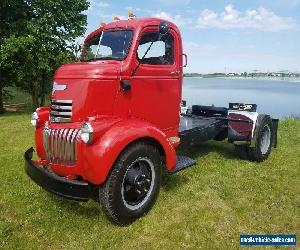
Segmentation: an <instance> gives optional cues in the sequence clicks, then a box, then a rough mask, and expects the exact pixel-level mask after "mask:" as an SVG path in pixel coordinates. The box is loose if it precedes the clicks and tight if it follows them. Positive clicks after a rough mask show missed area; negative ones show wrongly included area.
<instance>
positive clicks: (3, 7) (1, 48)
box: [0, 0, 28, 113]
mask: <svg viewBox="0 0 300 250" xmlns="http://www.w3.org/2000/svg"><path fill="white" fill-rule="evenodd" d="M27 16H28V9H27V5H26V4H25V2H24V1H23V0H2V1H1V2H0V34H1V35H0V113H3V112H4V107H3V91H4V87H6V86H8V85H11V84H12V83H13V82H14V80H15V78H16V74H14V72H13V71H14V70H15V68H14V67H13V66H12V63H11V58H13V55H12V54H15V53H16V51H18V48H19V45H21V44H22V42H21V41H18V39H16V36H17V34H18V35H21V34H24V30H26V20H27ZM12 37H15V39H14V42H15V44H14V45H13V46H12V44H11V41H12V40H10V38H12Z"/></svg>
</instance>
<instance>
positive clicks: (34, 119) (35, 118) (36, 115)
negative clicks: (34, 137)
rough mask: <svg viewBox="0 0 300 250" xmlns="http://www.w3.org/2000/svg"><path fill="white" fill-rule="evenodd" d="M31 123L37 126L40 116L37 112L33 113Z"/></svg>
mask: <svg viewBox="0 0 300 250" xmlns="http://www.w3.org/2000/svg"><path fill="white" fill-rule="evenodd" d="M30 123H31V125H32V126H33V127H37V126H38V124H39V116H38V114H37V112H33V113H32V115H31V120H30Z"/></svg>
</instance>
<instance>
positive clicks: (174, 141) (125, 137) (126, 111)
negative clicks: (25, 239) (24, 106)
mask: <svg viewBox="0 0 300 250" xmlns="http://www.w3.org/2000/svg"><path fill="white" fill-rule="evenodd" d="M186 64H187V56H186V55H185V54H183V52H182V41H181V35H180V32H179V29H178V28H177V27H176V25H175V24H173V23H171V22H168V21H165V20H162V19H157V18H134V19H131V20H123V21H117V22H113V23H109V24H105V25H104V24H103V25H102V26H101V27H100V28H99V29H97V30H96V31H94V32H92V33H91V34H90V35H89V36H88V37H87V38H86V39H85V42H84V45H83V49H82V55H81V59H80V61H79V62H75V63H71V64H66V65H63V66H61V67H60V68H59V69H58V70H57V71H56V73H55V76H54V83H53V91H52V97H51V105H50V107H40V108H38V109H37V110H36V112H34V113H33V115H32V118H31V123H32V125H33V126H35V147H36V152H37V155H38V158H39V160H33V159H32V155H33V151H34V150H33V148H30V149H28V150H27V151H26V152H25V155H24V157H25V170H26V173H27V174H28V176H30V178H31V179H32V180H33V181H34V182H35V183H36V184H38V185H39V186H41V187H42V188H43V189H45V190H47V191H49V192H51V193H54V194H56V195H59V196H62V197H65V198H67V199H73V200H78V201H87V200H88V199H89V198H91V197H92V194H94V192H95V190H96V191H97V192H98V193H97V194H98V197H99V200H100V204H101V205H102V208H103V210H104V212H105V214H106V215H107V217H108V219H109V220H110V221H112V222H113V223H115V224H118V225H126V224H129V223H132V222H133V221H134V220H136V219H137V218H139V217H141V216H142V215H143V214H145V213H146V212H147V211H149V210H150V208H151V207H152V205H153V204H154V202H155V200H156V198H157V195H158V193H159V189H160V179H161V172H162V169H163V168H165V169H166V171H167V172H168V173H169V174H174V173H176V172H178V171H180V170H182V169H185V168H187V167H190V166H192V165H194V164H195V160H193V159H191V158H189V157H187V156H178V155H177V154H176V148H177V147H178V146H179V145H180V144H181V145H183V146H186V147H188V146H189V145H191V144H197V143H199V142H203V141H207V140H225V139H226V138H227V139H228V142H230V143H233V144H234V146H235V148H236V152H237V154H238V155H239V156H240V157H241V158H243V159H248V160H251V161H257V162H260V161H263V160H265V159H267V158H268V156H269V154H270V151H271V148H272V147H273V146H276V141H277V136H276V135H277V122H278V120H276V119H272V118H271V117H270V116H269V115H261V114H258V113H257V112H256V105H254V104H241V103H231V104H230V105H229V108H217V107H213V106H201V105H194V106H192V107H191V108H187V107H186V105H185V104H186V102H185V101H182V99H181V98H182V96H181V93H182V80H183V67H185V66H186ZM200 99H201V96H199V100H200Z"/></svg>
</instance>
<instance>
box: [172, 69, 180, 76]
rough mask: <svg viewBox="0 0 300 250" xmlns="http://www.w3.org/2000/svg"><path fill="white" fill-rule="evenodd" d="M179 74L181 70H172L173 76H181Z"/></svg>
mask: <svg viewBox="0 0 300 250" xmlns="http://www.w3.org/2000/svg"><path fill="white" fill-rule="evenodd" d="M179 74H180V71H179V70H173V71H171V75H172V76H179Z"/></svg>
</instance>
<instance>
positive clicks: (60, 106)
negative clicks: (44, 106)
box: [50, 100, 72, 123]
mask: <svg viewBox="0 0 300 250" xmlns="http://www.w3.org/2000/svg"><path fill="white" fill-rule="evenodd" d="M71 118H72V100H52V101H51V111H50V121H51V122H57V123H59V122H70V121H71Z"/></svg>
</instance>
